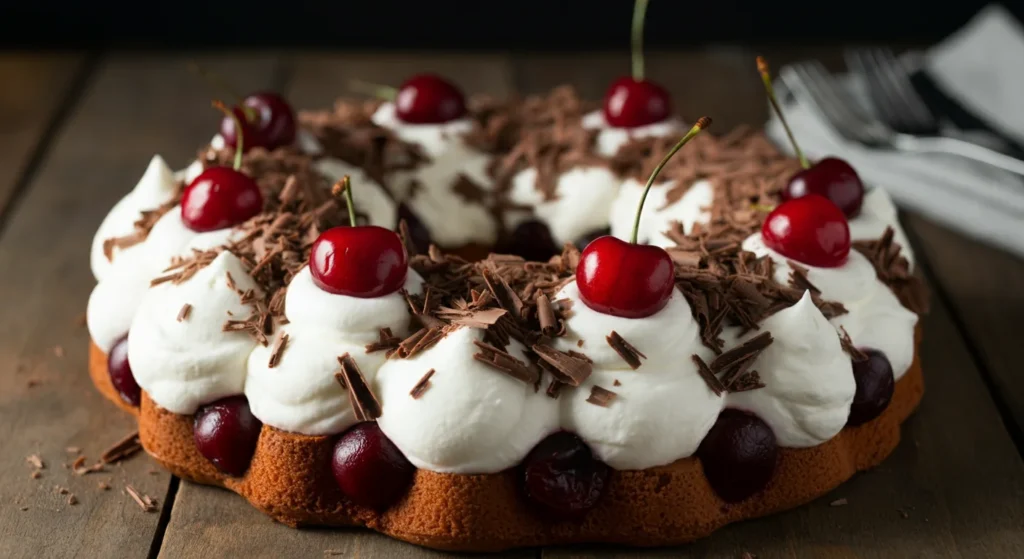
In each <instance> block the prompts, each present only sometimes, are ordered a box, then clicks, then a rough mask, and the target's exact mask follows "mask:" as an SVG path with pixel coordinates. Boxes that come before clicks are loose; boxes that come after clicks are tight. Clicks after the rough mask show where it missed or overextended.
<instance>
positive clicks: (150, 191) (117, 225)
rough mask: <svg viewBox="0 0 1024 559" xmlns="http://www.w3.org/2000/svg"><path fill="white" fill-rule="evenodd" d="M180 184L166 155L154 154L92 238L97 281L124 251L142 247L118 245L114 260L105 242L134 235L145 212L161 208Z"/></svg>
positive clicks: (91, 255) (92, 255) (93, 270)
mask: <svg viewBox="0 0 1024 559" xmlns="http://www.w3.org/2000/svg"><path fill="white" fill-rule="evenodd" d="M176 187H177V181H176V180H175V176H174V172H173V171H171V168H170V167H168V166H167V163H165V162H164V160H163V158H162V157H160V156H159V155H154V156H153V158H152V159H151V160H150V161H149V166H148V167H146V172H145V173H143V175H142V178H141V179H139V182H138V183H137V184H136V185H135V188H133V189H132V191H131V192H129V193H128V194H126V195H125V196H124V198H121V200H120V201H118V203H117V204H115V205H114V207H113V208H112V209H111V210H110V212H109V213H108V214H107V216H106V217H105V218H104V219H103V222H102V223H101V224H100V228H99V229H98V230H97V231H96V235H95V236H94V237H93V239H92V248H91V250H90V252H89V261H90V264H91V266H92V275H93V276H94V277H95V278H96V280H97V281H99V280H102V279H103V276H105V275H106V274H107V272H108V271H109V270H110V268H111V266H112V265H113V261H114V260H115V259H116V258H117V257H118V256H119V255H120V254H121V253H124V252H129V251H135V250H137V249H138V247H139V245H134V246H131V247H128V248H126V249H120V248H117V247H114V249H113V252H112V258H111V260H107V257H106V255H105V254H104V253H103V242H104V241H106V240H107V239H111V238H114V237H121V236H124V235H130V234H131V233H132V232H133V231H134V230H135V222H136V221H138V220H139V219H141V218H142V212H143V211H146V210H152V209H154V208H157V207H159V206H160V205H161V204H163V203H165V202H167V201H168V200H170V199H171V198H173V197H174V193H175V191H176V190H177V188H176Z"/></svg>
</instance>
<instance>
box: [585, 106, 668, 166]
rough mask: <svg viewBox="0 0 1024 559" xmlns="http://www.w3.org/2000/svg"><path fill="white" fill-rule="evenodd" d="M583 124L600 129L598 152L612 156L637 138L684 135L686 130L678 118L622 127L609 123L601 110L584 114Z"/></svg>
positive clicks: (605, 155) (592, 128)
mask: <svg viewBox="0 0 1024 559" xmlns="http://www.w3.org/2000/svg"><path fill="white" fill-rule="evenodd" d="M581 124H582V125H583V127H584V128H587V129H590V130H600V132H598V134H597V153H599V154H601V155H602V156H604V157H611V156H613V155H615V154H616V153H618V151H619V148H621V147H622V146H624V145H625V144H626V143H628V142H629V141H630V140H633V139H636V138H652V137H653V138H662V137H665V136H682V135H683V133H685V132H686V129H685V128H683V122H682V121H681V120H679V119H678V118H674V117H673V118H669V119H667V120H663V121H661V122H655V123H654V124H647V125H644V126H637V127H635V128H620V127H618V126H612V125H611V124H608V121H607V120H605V118H604V112H603V111H601V110H597V111H592V112H589V113H587V114H585V115H583V119H582V121H581Z"/></svg>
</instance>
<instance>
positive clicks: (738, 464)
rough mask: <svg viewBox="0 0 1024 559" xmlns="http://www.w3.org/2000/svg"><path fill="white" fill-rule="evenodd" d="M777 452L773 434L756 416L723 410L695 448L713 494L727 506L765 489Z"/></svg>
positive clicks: (773, 467) (770, 476)
mask: <svg viewBox="0 0 1024 559" xmlns="http://www.w3.org/2000/svg"><path fill="white" fill-rule="evenodd" d="M778 451H779V448H778V446H777V445H776V443H775V433H773V432H772V430H771V428H770V427H768V425H767V424H766V423H765V422H764V421H761V419H760V418H758V417H757V416H756V415H753V414H750V413H747V412H745V411H740V410H735V409H726V410H723V411H722V413H720V414H719V415H718V419H717V420H716V421H715V424H714V426H712V427H711V430H710V431H708V434H707V435H706V436H705V437H704V440H703V441H701V443H700V447H698V448H697V457H698V458H700V461H701V464H702V465H703V467H704V476H705V477H706V478H707V480H708V483H709V484H710V485H711V488H712V489H714V490H715V493H717V494H718V496H719V497H721V498H722V500H723V501H725V502H727V503H738V502H740V501H742V500H744V499H746V498H748V497H750V496H751V495H753V494H755V493H757V492H758V491H761V490H762V489H764V488H765V486H767V485H768V481H770V480H771V478H772V474H773V473H775V464H776V460H777V458H778Z"/></svg>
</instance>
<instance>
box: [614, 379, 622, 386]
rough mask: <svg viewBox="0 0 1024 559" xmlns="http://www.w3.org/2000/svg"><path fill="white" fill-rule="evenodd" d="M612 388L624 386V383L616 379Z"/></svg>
mask: <svg viewBox="0 0 1024 559" xmlns="http://www.w3.org/2000/svg"><path fill="white" fill-rule="evenodd" d="M612 386H622V383H621V382H619V379H615V380H614V381H612Z"/></svg>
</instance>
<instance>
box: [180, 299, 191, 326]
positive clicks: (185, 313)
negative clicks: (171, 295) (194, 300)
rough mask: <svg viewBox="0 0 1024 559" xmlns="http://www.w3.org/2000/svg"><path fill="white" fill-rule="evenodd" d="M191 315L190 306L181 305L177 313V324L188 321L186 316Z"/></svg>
mask: <svg viewBox="0 0 1024 559" xmlns="http://www.w3.org/2000/svg"><path fill="white" fill-rule="evenodd" d="M190 314H192V305H190V304H188V303H185V304H184V305H182V307H181V310H180V311H178V322H182V321H184V320H188V315H190Z"/></svg>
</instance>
